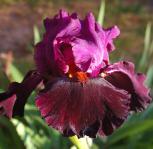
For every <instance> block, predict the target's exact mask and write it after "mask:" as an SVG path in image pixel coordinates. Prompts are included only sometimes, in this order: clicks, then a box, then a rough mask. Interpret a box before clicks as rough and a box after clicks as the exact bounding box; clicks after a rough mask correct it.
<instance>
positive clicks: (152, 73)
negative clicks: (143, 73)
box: [146, 65, 153, 87]
mask: <svg viewBox="0 0 153 149" xmlns="http://www.w3.org/2000/svg"><path fill="white" fill-rule="evenodd" d="M146 84H147V85H148V86H149V87H152V86H153V65H152V66H150V67H149V69H148V71H147V79H146Z"/></svg>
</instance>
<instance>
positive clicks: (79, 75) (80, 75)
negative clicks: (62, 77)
mask: <svg viewBox="0 0 153 149" xmlns="http://www.w3.org/2000/svg"><path fill="white" fill-rule="evenodd" d="M73 77H74V78H77V79H78V80H79V81H80V82H81V83H85V82H86V81H87V80H88V76H87V74H86V73H85V72H82V71H77V72H75V73H70V74H69V78H73Z"/></svg>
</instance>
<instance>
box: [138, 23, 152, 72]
mask: <svg viewBox="0 0 153 149" xmlns="http://www.w3.org/2000/svg"><path fill="white" fill-rule="evenodd" d="M150 45H151V23H148V24H147V27H146V31H145V38H144V50H143V53H142V56H141V59H140V63H139V69H140V70H144V68H145V66H146V62H147V60H148V58H149V56H150V55H149V48H150Z"/></svg>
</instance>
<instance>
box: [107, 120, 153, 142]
mask: <svg viewBox="0 0 153 149" xmlns="http://www.w3.org/2000/svg"><path fill="white" fill-rule="evenodd" d="M152 127H153V120H144V121H136V122H129V123H126V124H125V125H124V126H123V127H121V128H120V129H118V130H117V131H116V132H114V134H113V135H111V136H110V137H108V141H107V143H108V144H109V145H111V144H114V143H116V142H118V141H120V140H121V139H124V138H126V137H130V136H133V135H136V134H141V133H142V132H145V131H146V130H149V129H151V128H152Z"/></svg>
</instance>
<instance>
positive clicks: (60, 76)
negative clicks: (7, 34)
mask: <svg viewBox="0 0 153 149" xmlns="http://www.w3.org/2000/svg"><path fill="white" fill-rule="evenodd" d="M44 25H45V29H46V32H45V34H44V36H43V39H42V41H41V42H40V43H38V44H37V45H36V46H35V54H34V59H35V63H36V68H37V69H36V70H35V71H31V72H29V73H28V74H27V75H26V77H25V79H24V80H23V81H22V82H21V83H12V84H11V86H10V87H9V89H8V91H7V92H5V93H1V94H0V107H1V108H0V114H1V115H6V116H7V117H9V118H11V117H12V116H17V115H19V116H23V114H24V105H25V103H26V101H27V98H28V96H29V95H30V94H31V92H32V91H33V90H34V89H35V88H36V86H37V85H38V84H39V83H40V82H43V85H44V89H42V90H41V91H40V92H39V93H38V95H37V97H36V106H37V107H38V109H39V110H40V112H41V115H42V117H43V118H44V119H45V121H46V122H47V124H48V125H49V126H51V127H53V128H55V129H57V130H58V131H60V132H61V133H62V134H63V135H64V136H73V135H77V136H78V137H83V136H84V135H87V136H89V137H92V138H94V137H96V135H97V134H98V135H100V136H104V135H110V134H111V133H112V132H113V131H114V130H115V129H116V128H118V127H119V126H120V125H121V124H122V123H123V122H124V121H125V120H126V118H127V117H128V115H129V114H130V113H131V111H135V112H137V111H142V110H144V109H145V108H146V107H147V106H148V105H149V103H150V102H151V98H150V96H149V89H148V88H147V87H146V86H145V85H144V81H145V76H144V75H143V74H140V73H135V69H134V64H132V63H131V62H127V61H120V62H117V63H115V64H109V53H110V52H111V51H112V50H114V49H115V46H114V44H113V39H115V38H116V37H117V36H118V35H119V34H120V31H119V29H118V27H117V26H113V27H111V28H109V29H103V28H102V27H101V26H100V25H99V24H98V23H97V22H96V21H95V18H94V16H93V14H92V13H88V14H87V16H86V18H85V19H84V20H81V19H79V18H78V16H77V14H76V13H73V14H71V15H69V14H68V13H67V12H66V11H63V10H61V11H59V13H58V14H57V15H56V16H55V17H54V18H53V19H49V18H47V19H45V20H44ZM8 103H10V104H8Z"/></svg>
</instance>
